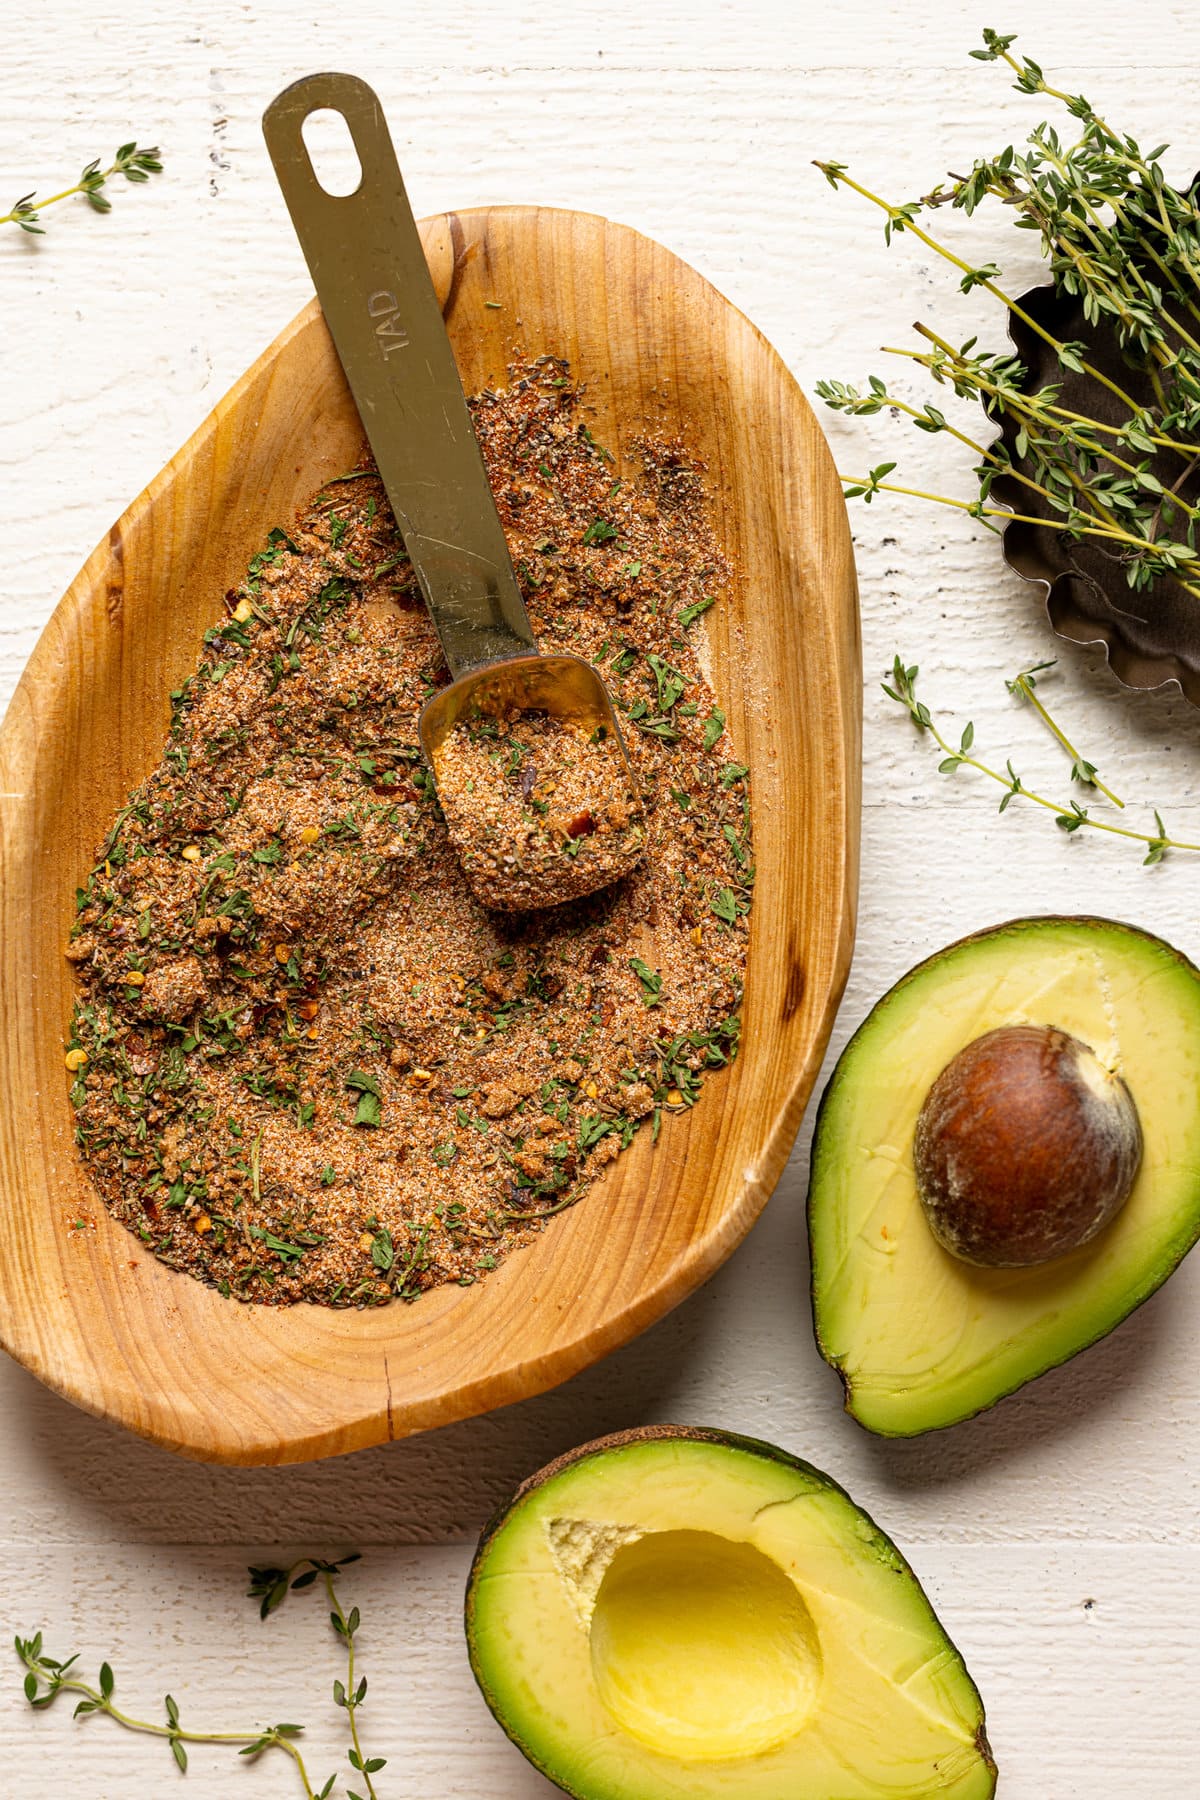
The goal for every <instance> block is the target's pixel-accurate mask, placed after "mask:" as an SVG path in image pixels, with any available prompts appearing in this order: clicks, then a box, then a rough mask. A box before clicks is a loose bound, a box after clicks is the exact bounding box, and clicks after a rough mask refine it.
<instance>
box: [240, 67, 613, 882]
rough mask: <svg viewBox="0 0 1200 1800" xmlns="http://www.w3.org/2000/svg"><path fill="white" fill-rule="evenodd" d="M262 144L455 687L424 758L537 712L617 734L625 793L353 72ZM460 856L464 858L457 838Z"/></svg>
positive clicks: (277, 108)
mask: <svg viewBox="0 0 1200 1800" xmlns="http://www.w3.org/2000/svg"><path fill="white" fill-rule="evenodd" d="M324 108H329V109H331V110H332V111H334V112H338V113H340V114H341V115H342V117H343V119H344V120H345V122H346V125H347V127H348V129H349V132H350V136H351V139H352V140H353V143H354V148H355V151H356V152H357V155H358V160H359V164H360V166H361V169H362V179H361V180H360V182H359V185H358V187H357V188H356V189H355V191H354V192H353V193H352V194H347V195H333V194H329V193H327V192H326V190H325V189H324V188H323V187H322V186H321V185H320V182H319V181H318V180H317V176H316V172H315V170H314V169H313V166H312V160H311V158H310V156H309V153H308V149H307V147H306V145H305V143H304V139H303V136H302V132H301V127H302V126H303V124H304V121H305V120H306V119H307V118H308V116H309V114H310V113H312V112H315V111H317V110H318V109H324ZM263 134H264V136H265V138H266V141H267V150H268V152H269V154H270V157H271V161H272V163H273V164H274V168H275V174H276V176H277V177H278V180H279V185H280V187H281V189H282V190H283V197H284V199H285V201H286V202H287V207H288V211H289V213H290V214H291V218H292V223H293V225H294V226H295V228H296V235H297V236H298V238H299V239H300V247H301V249H302V250H303V251H304V255H305V258H306V260H307V262H308V267H309V271H310V273H311V275H312V279H313V285H314V286H315V288H316V291H317V297H318V299H319V300H320V302H321V307H322V310H323V312H324V314H325V319H326V322H327V323H328V326H329V330H330V333H331V335H332V337H333V341H334V344H335V346H336V348H337V353H338V356H339V357H340V358H341V363H342V367H343V369H344V370H345V374H346V380H347V381H348V383H349V386H350V392H351V394H352V395H353V397H354V401H355V404H356V406H357V407H358V410H359V413H360V415H361V417H362V422H363V426H364V428H365V430H366V434H367V438H368V440H369V442H370V445H371V449H372V452H373V453H374V456H375V461H376V464H377V465H378V468H379V474H380V477H381V479H382V481H383V485H384V488H385V490H386V492H387V497H388V500H389V502H390V503H391V507H392V511H393V513H394V514H395V518H396V523H397V525H398V527H399V529H400V533H401V536H402V537H403V539H404V547H405V549H406V551H407V552H408V556H409V560H410V561H411V563H412V566H413V570H414V572H415V574H416V577H417V580H418V582H419V584H420V588H421V592H422V594H423V595H424V598H425V603H426V605H427V606H428V608H429V611H430V615H431V616H432V619H433V623H434V626H435V627H436V629H437V634H438V637H439V639H440V640H441V645H442V651H443V653H444V655H445V658H446V661H447V663H448V664H449V667H450V673H451V675H452V676H453V678H454V679H453V680H452V681H451V683H450V685H449V686H448V687H446V688H443V689H442V690H441V691H440V692H438V693H437V694H435V695H434V696H433V698H432V699H431V700H429V702H428V703H427V704H426V706H425V708H424V709H423V711H422V713H421V720H420V737H421V747H422V749H423V750H424V753H425V757H426V760H427V761H428V763H429V764H430V767H431V768H433V769H434V770H435V774H436V764H437V758H438V754H439V752H440V751H441V750H442V748H443V746H444V745H445V743H446V740H447V737H448V736H449V734H450V733H451V732H452V731H453V729H454V727H455V725H456V724H457V723H458V722H459V721H460V720H464V721H465V720H469V719H471V718H474V717H478V716H485V717H496V716H502V715H503V714H504V713H505V712H506V710H513V709H515V710H516V711H518V712H529V711H535V710H536V711H538V712H542V713H547V714H550V715H551V716H553V717H555V718H561V719H563V720H566V721H568V722H570V723H571V724H572V725H578V726H580V727H582V728H583V729H584V730H585V731H586V732H588V733H593V732H595V733H599V734H601V736H605V737H611V739H612V741H613V743H614V744H615V746H616V753H617V758H618V766H619V768H620V769H621V771H622V773H623V776H624V778H625V781H626V785H627V786H628V787H629V788H630V789H632V786H633V781H632V774H631V771H630V769H629V764H628V757H627V755H626V752H625V747H624V743H623V741H622V738H621V732H620V727H619V725H618V723H617V717H616V713H615V711H614V708H613V703H612V699H611V696H610V695H609V692H608V689H607V688H606V687H605V685H604V682H603V681H602V680H601V678H600V676H599V675H598V674H597V672H596V670H595V669H594V668H593V667H592V666H591V664H590V663H588V662H585V661H584V659H583V658H582V657H579V656H572V655H568V654H562V653H556V654H553V655H547V656H543V655H541V654H540V653H539V652H538V648H537V642H536V640H535V638H534V635H533V631H532V628H531V626H530V623H529V616H528V614H527V613H526V610H525V603H524V601H523V600H522V598H521V593H520V589H519V588H518V586H517V580H516V576H515V575H514V573H513V567H512V562H511V560H510V558H509V554H508V546H507V544H506V542H505V538H504V531H503V528H502V526H501V524H500V519H499V517H498V515H497V512H496V505H495V501H494V500H493V498H492V492H491V488H490V487H489V485H488V479H487V472H486V470H485V468H484V463H483V457H482V455H481V454H480V450H479V445H478V442H477V441H476V438H475V433H474V430H473V428H472V425H471V417H470V413H469V411H468V409H467V403H466V398H465V396H464V394H463V388H462V382H461V381H460V379H459V374H458V368H457V365H456V364H455V361H454V352H453V350H452V349H451V347H450V340H449V338H448V337H447V335H446V327H445V323H444V321H443V318H442V312H441V308H440V306H439V304H438V300H437V295H436V293H435V292H434V287H433V282H432V280H431V278H430V274H429V269H428V266H427V264H426V261H425V252H424V250H423V248H422V245H421V239H420V235H419V233H418V231H417V226H416V221H415V219H414V218H413V215H412V209H411V207H410V206H409V203H408V197H407V195H406V193H405V191H404V183H403V180H402V179H401V175H400V169H399V166H398V164H397V162H396V154H395V150H394V148H393V145H392V140H391V136H390V134H389V132H388V128H387V123H386V121H385V119H384V117H383V110H382V108H381V106H380V104H379V100H378V98H377V96H376V95H375V94H374V93H373V92H372V90H371V89H370V88H369V87H368V86H367V84H366V82H364V81H360V80H359V79H358V78H357V76H354V75H340V74H332V73H327V74H319V75H308V76H305V77H304V79H303V80H301V81H296V82H293V83H292V85H291V86H290V87H288V88H285V89H284V91H283V92H282V93H281V94H279V95H277V96H276V98H275V99H274V100H272V102H271V104H270V105H269V106H268V107H267V110H266V112H265V113H264V114H263ZM451 830H452V832H453V830H454V827H453V824H451ZM456 844H457V846H458V848H459V850H460V853H461V852H462V850H463V848H464V845H463V842H462V839H461V838H460V837H458V836H457V835H456ZM640 854H641V850H640V842H639V845H638V847H637V848H636V850H635V851H633V852H631V853H630V854H629V855H628V856H627V857H626V859H625V861H624V863H623V864H622V865H621V866H618V867H615V868H614V867H612V866H611V864H608V865H606V866H605V867H604V868H603V869H602V871H600V872H599V873H598V874H597V875H596V878H595V879H594V880H593V881H591V885H590V888H589V887H586V886H585V887H582V888H581V886H580V883H579V879H578V871H576V870H573V871H572V874H573V876H574V877H575V880H574V885H573V887H572V890H571V896H570V897H572V898H574V897H577V895H578V894H579V893H580V892H583V891H592V890H594V889H595V888H598V887H602V886H606V885H607V884H608V883H609V882H611V881H613V880H615V879H616V878H617V877H618V876H620V875H624V874H626V873H627V872H628V869H629V868H631V867H632V866H633V865H634V864H635V863H636V862H637V860H638V859H639V857H640ZM527 887H528V884H526V889H527ZM563 897H564V895H563V894H562V893H561V892H556V891H547V892H546V894H545V898H544V899H542V898H541V897H540V895H539V896H537V897H536V898H529V897H528V894H527V892H526V897H525V898H524V899H523V900H522V901H521V902H520V904H522V905H524V906H533V905H547V906H549V905H554V904H556V903H557V902H558V901H559V900H561V899H562V898H563ZM498 903H499V904H502V905H503V904H506V902H504V901H500V902H498ZM514 903H515V902H514Z"/></svg>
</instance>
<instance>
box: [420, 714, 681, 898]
mask: <svg viewBox="0 0 1200 1800" xmlns="http://www.w3.org/2000/svg"><path fill="white" fill-rule="evenodd" d="M433 764H434V774H435V776H436V777H437V792H438V800H439V802H440V803H441V807H442V811H443V813H444V814H445V817H446V823H447V825H448V827H449V829H450V836H451V838H452V839H453V841H454V847H455V849H456V851H457V852H458V859H459V861H460V862H461V864H462V867H463V873H464V874H465V875H466V877H467V880H468V881H469V882H470V884H471V886H472V887H473V888H474V890H475V892H476V894H477V895H478V896H479V898H480V899H481V900H482V901H483V903H484V905H485V906H498V907H500V908H501V909H502V910H504V911H505V912H522V911H524V912H528V911H529V909H530V908H531V907H537V906H546V905H549V904H555V903H557V904H560V905H561V903H562V902H563V901H565V900H578V899H580V898H581V897H582V896H583V895H584V894H591V893H594V892H595V890H596V889H597V888H601V887H606V886H607V885H608V883H609V882H611V881H616V880H617V879H618V878H619V877H620V876H622V875H627V874H628V873H629V872H630V870H631V869H633V868H635V867H636V866H637V864H638V863H639V862H640V861H641V858H642V854H643V852H644V850H645V844H646V834H645V830H644V829H643V822H642V804H641V800H640V798H639V797H638V795H637V794H635V793H633V792H632V791H631V789H630V781H629V771H628V768H627V764H626V760H625V756H624V754H623V752H622V750H621V746H620V744H618V743H617V742H616V740H615V738H613V737H612V736H611V735H610V734H608V732H607V729H606V728H604V727H601V728H599V729H596V728H592V727H590V726H589V725H588V724H587V723H581V722H580V721H578V720H574V719H569V718H559V717H555V716H552V715H550V714H548V713H545V712H532V711H527V710H522V709H519V708H511V709H509V710H508V711H507V712H506V713H504V714H503V715H502V716H488V715H486V714H480V715H476V716H473V717H471V718H469V719H460V720H458V722H457V723H456V724H455V725H453V726H452V727H451V729H450V731H449V732H448V733H447V734H446V738H445V740H444V742H443V743H442V744H441V746H440V747H439V748H438V749H436V750H435V751H434V753H433Z"/></svg>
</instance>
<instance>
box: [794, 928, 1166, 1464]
mask: <svg viewBox="0 0 1200 1800" xmlns="http://www.w3.org/2000/svg"><path fill="white" fill-rule="evenodd" d="M808 1212H809V1235H810V1240H811V1247H812V1294H813V1314H814V1323H815V1327H816V1334H817V1342H818V1344H819V1345H820V1348H821V1352H822V1355H823V1356H824V1357H825V1359H826V1361H828V1362H830V1363H832V1365H833V1366H834V1367H835V1368H836V1369H837V1370H838V1372H839V1373H840V1375H841V1377H842V1381H843V1384H844V1387H845V1390H846V1404H847V1408H848V1410H849V1411H850V1412H851V1413H852V1414H853V1415H854V1417H855V1418H857V1419H858V1420H859V1421H860V1422H861V1423H862V1424H864V1425H866V1426H867V1427H868V1428H869V1429H871V1430H873V1431H877V1432H880V1433H882V1434H884V1435H886V1436H908V1435H911V1434H914V1433H916V1432H921V1431H928V1430H930V1429H932V1428H933V1427H936V1426H942V1425H950V1424H953V1423H955V1422H956V1421H957V1420H959V1419H964V1418H967V1417H969V1416H970V1415H971V1414H972V1413H976V1412H980V1411H981V1410H982V1409H983V1408H984V1407H987V1406H990V1405H992V1404H993V1402H994V1401H996V1400H999V1399H1000V1398H1001V1397H1002V1396H1003V1395H1005V1394H1008V1393H1011V1392H1012V1391H1013V1390H1014V1389H1015V1388H1018V1387H1020V1386H1021V1385H1022V1384H1023V1383H1024V1382H1026V1381H1029V1380H1031V1379H1032V1378H1033V1377H1034V1376H1035V1375H1039V1374H1041V1373H1042V1372H1043V1371H1044V1370H1046V1369H1049V1368H1052V1367H1054V1366H1055V1365H1056V1364H1058V1363H1061V1362H1065V1361H1066V1360H1067V1358H1068V1357H1071V1356H1074V1355H1075V1353H1076V1352H1077V1351H1079V1350H1082V1349H1084V1348H1085V1347H1086V1346H1087V1345H1089V1344H1091V1343H1094V1342H1095V1341H1096V1339H1097V1338H1101V1337H1103V1336H1104V1335H1105V1334H1106V1333H1107V1332H1109V1331H1111V1330H1112V1328H1113V1327H1114V1326H1115V1325H1116V1324H1118V1323H1119V1321H1120V1320H1121V1319H1123V1318H1125V1316H1126V1315H1127V1314H1128V1313H1130V1312H1132V1310H1133V1309H1134V1307H1136V1306H1138V1305H1140V1304H1141V1302H1142V1301H1143V1300H1145V1299H1147V1298H1148V1297H1149V1295H1150V1294H1152V1293H1153V1292H1154V1290H1155V1289H1156V1288H1157V1287H1159V1286H1161V1284H1162V1282H1164V1281H1165V1280H1166V1278H1167V1276H1168V1275H1169V1274H1170V1273H1171V1272H1172V1270H1173V1269H1174V1268H1175V1267H1176V1266H1177V1265H1178V1263H1179V1262H1180V1260H1181V1259H1182V1257H1183V1256H1184V1255H1185V1254H1186V1252H1187V1251H1188V1250H1189V1249H1191V1247H1192V1245H1193V1244H1194V1243H1195V1242H1196V1239H1197V1237H1198V1236H1200V971H1197V969H1196V968H1194V967H1193V965H1192V964H1191V963H1190V962H1188V960H1187V959H1186V958H1185V957H1183V956H1181V955H1180V954H1179V952H1178V951H1176V950H1173V949H1172V948H1171V946H1170V945H1169V944H1165V943H1164V942H1163V941H1162V940H1161V939H1160V938H1156V937H1152V936H1151V935H1150V934H1149V933H1147V932H1144V931H1139V930H1136V929H1135V928H1134V927H1132V926H1129V925H1120V924H1116V923H1113V922H1112V921H1109V920H1105V919H1089V918H1084V919H1064V918H1041V919H1018V920H1015V921H1013V922H1012V923H1011V924H1008V925H1001V926H997V927H996V928H995V929H993V930H991V931H984V932H980V933H979V934H978V935H977V936H975V937H971V938H966V939H964V940H963V941H962V942H961V943H958V944H952V945H951V946H950V947H949V949H947V950H943V951H941V952H939V953H938V954H937V955H935V956H932V957H930V958H929V959H928V961H926V962H923V963H921V964H920V965H919V966H918V967H917V968H916V969H914V970H912V972H911V973H910V974H908V975H906V976H905V977H904V978H903V980H901V981H900V982H898V983H897V985H896V986H895V987H894V988H893V989H892V990H891V992H890V993H889V994H886V995H885V996H884V998H883V999H882V1000H881V1001H880V1002H879V1003H878V1005H877V1006H876V1007H875V1008H874V1009H873V1010H872V1012H871V1013H870V1014H869V1015H868V1017H867V1019H866V1020H865V1022H864V1023H863V1025H862V1026H861V1027H860V1028H859V1030H858V1031H857V1032H856V1033H855V1035H854V1037H853V1038H852V1039H851V1041H850V1043H849V1044H848V1045H847V1047H846V1049H845V1051H844V1052H843V1054H842V1056H841V1058H840V1060H839V1062H838V1064H837V1067H836V1068H835V1070H834V1072H833V1076H832V1078H831V1080H830V1082H829V1085H828V1087H827V1089H826V1091H825V1096H824V1098H823V1100H822V1102H821V1109H820V1112H819V1114H818V1119H817V1127H816V1133H815V1136H814V1140H813V1156H812V1175H811V1180H810V1186H809V1201H808Z"/></svg>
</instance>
